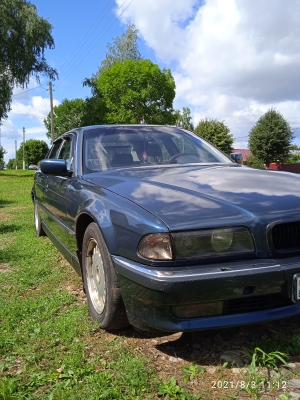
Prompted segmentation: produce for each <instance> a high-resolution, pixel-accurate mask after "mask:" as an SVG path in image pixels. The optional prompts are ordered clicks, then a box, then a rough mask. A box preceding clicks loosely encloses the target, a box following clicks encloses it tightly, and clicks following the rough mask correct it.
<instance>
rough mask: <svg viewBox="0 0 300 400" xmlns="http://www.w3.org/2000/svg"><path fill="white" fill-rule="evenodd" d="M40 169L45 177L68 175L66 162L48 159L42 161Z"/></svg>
mask: <svg viewBox="0 0 300 400" xmlns="http://www.w3.org/2000/svg"><path fill="white" fill-rule="evenodd" d="M40 169H41V171H42V173H43V174H46V175H63V176H65V175H68V169H67V163H66V160H61V159H49V158H48V159H45V160H42V161H41V166H40Z"/></svg>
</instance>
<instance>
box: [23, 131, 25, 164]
mask: <svg viewBox="0 0 300 400" xmlns="http://www.w3.org/2000/svg"><path fill="white" fill-rule="evenodd" d="M23 169H25V128H24V127H23Z"/></svg>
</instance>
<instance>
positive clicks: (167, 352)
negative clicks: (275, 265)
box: [66, 284, 300, 400]
mask: <svg viewBox="0 0 300 400" xmlns="http://www.w3.org/2000/svg"><path fill="white" fill-rule="evenodd" d="M66 289H67V291H68V292H69V293H72V294H74V295H75V296H76V298H77V301H78V302H80V303H82V302H84V301H86V298H85V294H84V293H83V291H82V289H81V288H80V287H76V285H69V284H68V286H67V287H66ZM287 327H288V329H287ZM295 333H297V334H299V333H300V321H298V320H297V319H296V318H291V319H286V320H280V321H276V322H270V323H264V324H257V325H250V326H242V327H235V328H227V329H218V330H217V329H216V330H207V331H200V332H194V333H182V332H179V333H174V334H166V333H161V334H157V333H155V334H147V333H140V332H137V331H136V330H134V328H132V327H129V328H128V329H124V330H121V331H116V332H111V333H110V332H105V331H103V330H101V329H97V330H95V331H94V332H93V333H92V334H91V336H90V342H89V343H88V347H89V348H92V349H93V353H95V352H97V353H99V354H104V353H105V352H106V350H107V345H108V343H111V342H112V341H115V340H118V341H119V343H120V344H122V345H124V346H125V347H127V348H128V349H130V350H131V351H132V352H135V353H137V354H139V355H141V356H143V357H145V358H147V359H149V364H150V365H151V367H152V368H153V369H154V370H155V371H156V373H157V375H158V377H159V379H160V380H161V381H163V382H168V381H169V379H170V378H172V377H174V378H175V379H176V381H177V383H178V384H179V385H180V387H182V388H185V389H187V390H188V391H189V392H190V393H193V394H201V396H202V397H201V399H209V400H210V399H212V400H217V399H221V398H222V399H237V398H238V399H253V398H254V397H251V396H250V395H249V394H247V393H246V391H245V390H243V389H242V387H243V385H245V384H246V382H247V364H249V360H248V359H247V357H246V356H245V355H244V353H243V351H244V350H245V349H246V348H248V349H251V350H253V349H254V347H255V346H258V344H255V340H256V339H257V340H258V341H259V340H260V343H261V346H262V347H264V344H265V343H268V342H271V341H273V340H275V339H276V338H280V337H283V335H284V336H285V337H286V336H287V335H288V336H290V337H291V336H292V335H293V334H295ZM275 350H276V348H273V349H269V350H267V349H266V350H265V351H266V352H267V351H275ZM226 352H233V353H234V354H235V355H237V357H238V358H239V359H240V360H241V361H242V363H243V365H244V367H240V368H239V367H237V365H229V366H225V364H224V359H222V357H223V356H224V353H226ZM221 356H222V357H221ZM289 361H291V362H294V363H295V362H296V364H297V368H298V369H299V371H296V374H300V356H296V357H291V358H290V359H289ZM193 363H194V365H196V366H201V367H203V368H204V370H205V371H204V372H203V373H199V374H196V376H194V377H193V379H189V380H188V381H186V379H185V378H186V377H187V373H185V372H184V370H185V369H186V368H189V367H191V365H193ZM286 382H287V380H286V381H285V380H283V383H281V384H279V387H275V389H274V388H273V390H268V387H267V386H265V388H264V390H265V391H264V393H260V398H261V399H264V400H274V399H279V397H280V395H282V394H284V393H285V391H287V390H288V389H289V388H288V386H287V383H286ZM253 385H255V383H253ZM267 385H268V384H267ZM280 385H281V386H280ZM297 390H299V389H296V390H295V389H293V392H296V391H297ZM288 391H291V390H288ZM299 391H300V390H299ZM235 396H237V397H235Z"/></svg>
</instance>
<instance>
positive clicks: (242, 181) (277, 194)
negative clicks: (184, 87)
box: [31, 124, 300, 332]
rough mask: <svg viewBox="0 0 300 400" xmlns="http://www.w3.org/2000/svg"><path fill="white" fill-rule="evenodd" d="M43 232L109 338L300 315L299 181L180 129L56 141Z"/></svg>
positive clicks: (43, 181) (40, 205)
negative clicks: (131, 331)
mask: <svg viewBox="0 0 300 400" xmlns="http://www.w3.org/2000/svg"><path fill="white" fill-rule="evenodd" d="M31 197H32V200H33V205H34V222H35V230H36V234H37V235H38V236H42V235H44V234H46V235H47V236H48V237H49V238H50V240H51V241H52V242H53V243H54V245H55V246H56V247H57V248H58V250H59V251H60V252H61V253H62V254H63V255H64V257H65V258H66V259H67V260H68V261H69V263H70V264H71V265H72V266H73V267H74V268H75V270H76V271H77V272H78V274H79V275H80V276H81V278H82V282H83V288H84V291H85V293H86V296H87V301H88V305H89V310H90V314H91V317H92V318H93V319H95V320H96V321H98V322H99V324H100V327H101V328H103V329H107V330H112V329H119V328H122V327H124V326H126V325H128V324H132V325H133V326H135V327H137V328H139V329H141V330H144V331H157V330H160V331H168V332H176V331H192V330H200V329H208V328H219V327H226V326H234V325H241V324H250V323H256V322H262V321H268V320H274V319H279V318H284V317H290V316H294V315H297V314H300V177H299V176H297V175H294V174H289V173H282V172H272V171H267V170H254V169H251V168H247V167H244V166H241V165H240V164H237V163H235V162H233V161H232V160H231V159H230V158H228V157H227V156H226V155H224V154H223V153H222V152H220V151H219V150H218V149H216V148H215V147H213V146H212V145H211V144H210V143H208V142H207V141H205V140H204V139H202V138H200V137H198V136H197V135H195V134H193V133H191V132H188V131H186V130H183V129H179V128H177V127H170V126H155V125H144V124H142V125H102V126H88V127H84V128H77V129H74V130H71V131H70V132H67V133H65V134H64V135H62V136H61V137H59V138H58V139H56V140H55V142H54V143H53V145H52V148H51V149H50V151H49V154H48V155H47V158H46V159H45V160H43V161H42V162H41V165H40V169H39V170H38V171H36V173H35V175H34V186H33V188H32V192H31Z"/></svg>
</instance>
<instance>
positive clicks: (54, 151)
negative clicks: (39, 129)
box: [48, 140, 62, 158]
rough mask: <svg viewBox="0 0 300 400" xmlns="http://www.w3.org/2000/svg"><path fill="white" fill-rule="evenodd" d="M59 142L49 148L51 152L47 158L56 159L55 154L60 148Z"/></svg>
mask: <svg viewBox="0 0 300 400" xmlns="http://www.w3.org/2000/svg"><path fill="white" fill-rule="evenodd" d="M61 142H62V141H61V140H60V141H59V142H55V143H54V144H53V146H52V147H51V150H50V153H49V156H48V158H57V153H58V150H59V148H60V145H61Z"/></svg>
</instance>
